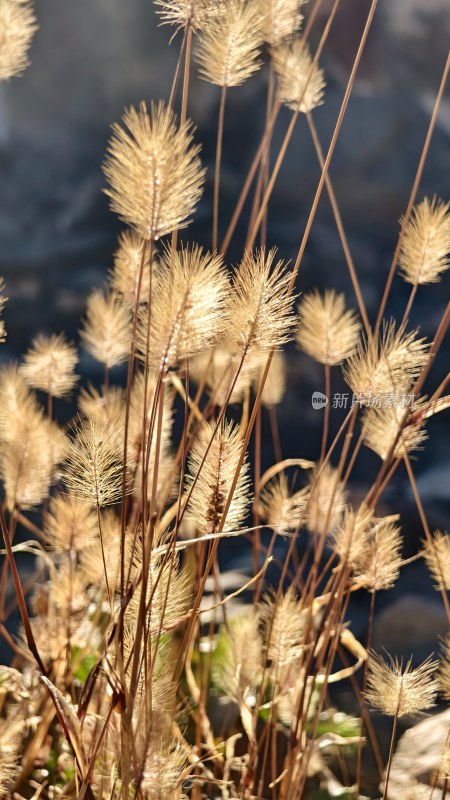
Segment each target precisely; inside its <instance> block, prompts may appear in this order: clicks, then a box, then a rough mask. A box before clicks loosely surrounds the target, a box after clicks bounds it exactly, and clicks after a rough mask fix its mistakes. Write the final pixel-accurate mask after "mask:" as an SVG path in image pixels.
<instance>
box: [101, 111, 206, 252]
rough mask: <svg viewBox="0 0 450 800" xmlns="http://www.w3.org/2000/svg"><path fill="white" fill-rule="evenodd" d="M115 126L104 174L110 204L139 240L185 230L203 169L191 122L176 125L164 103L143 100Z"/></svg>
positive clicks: (173, 117) (199, 192)
mask: <svg viewBox="0 0 450 800" xmlns="http://www.w3.org/2000/svg"><path fill="white" fill-rule="evenodd" d="M123 123H124V127H121V126H120V125H117V124H115V125H114V126H113V135H112V138H111V140H110V143H109V145H108V154H107V157H106V161H105V165H104V172H105V175H106V177H107V178H108V180H109V183H110V188H109V189H108V190H106V193H107V195H108V196H109V198H110V200H111V207H112V209H113V211H115V212H116V213H117V214H118V215H119V217H120V218H121V219H123V220H124V222H126V223H127V224H128V225H131V227H132V228H134V229H135V230H136V232H137V233H138V234H139V236H141V237H142V238H143V239H152V240H156V239H159V238H160V237H161V236H164V235H165V234H167V233H171V232H172V231H173V230H175V229H177V228H184V227H186V225H187V224H188V222H189V217H190V216H191V215H192V214H193V213H194V211H195V208H196V206H197V203H198V201H199V199H200V197H201V194H202V190H203V181H204V174H205V171H204V170H203V169H202V167H201V163H200V159H199V157H198V153H199V150H200V148H199V146H198V145H194V144H193V134H192V126H191V124H190V123H189V122H186V123H185V124H184V125H182V126H181V127H178V125H177V122H176V118H175V116H174V114H173V112H172V111H171V110H170V108H168V107H166V106H165V105H164V103H162V102H161V103H159V104H158V105H152V106H151V109H150V113H148V112H147V107H146V105H145V103H141V105H140V107H139V109H138V110H136V109H135V108H130V109H129V110H127V111H125V113H124V116H123Z"/></svg>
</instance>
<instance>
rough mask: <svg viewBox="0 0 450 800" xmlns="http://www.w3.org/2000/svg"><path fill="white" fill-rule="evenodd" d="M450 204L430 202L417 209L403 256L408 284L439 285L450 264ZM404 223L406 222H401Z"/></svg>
mask: <svg viewBox="0 0 450 800" xmlns="http://www.w3.org/2000/svg"><path fill="white" fill-rule="evenodd" d="M449 208H450V204H449V203H443V202H442V201H440V200H436V198H434V199H433V200H431V202H430V200H428V198H427V197H426V198H425V200H423V202H422V203H419V205H417V206H414V208H413V211H412V214H411V218H410V220H409V222H408V224H407V226H406V229H405V233H404V236H403V240H402V246H401V251H400V257H399V266H400V274H401V276H402V278H404V280H405V281H407V283H412V284H413V285H417V284H422V283H437V282H438V281H440V279H441V276H442V273H443V272H445V270H446V269H448V267H449V265H450V260H449V253H450V212H449ZM401 222H402V220H401Z"/></svg>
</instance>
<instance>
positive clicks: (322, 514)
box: [306, 464, 347, 534]
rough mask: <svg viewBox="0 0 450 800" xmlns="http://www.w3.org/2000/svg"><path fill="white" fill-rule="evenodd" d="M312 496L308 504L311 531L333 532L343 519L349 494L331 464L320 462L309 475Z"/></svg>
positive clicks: (307, 519)
mask: <svg viewBox="0 0 450 800" xmlns="http://www.w3.org/2000/svg"><path fill="white" fill-rule="evenodd" d="M309 487H310V497H309V502H308V505H307V506H306V525H307V528H308V530H309V531H310V533H317V534H324V533H325V532H327V533H333V532H334V531H335V529H336V528H337V526H338V525H339V524H340V522H341V520H342V515H343V513H344V510H345V507H346V499H347V495H346V493H345V491H344V489H343V487H342V483H341V482H340V481H339V480H338V473H337V470H335V469H334V468H333V467H332V466H330V464H325V466H323V467H321V466H320V464H317V466H316V467H315V468H314V469H313V470H311V474H310V476H309Z"/></svg>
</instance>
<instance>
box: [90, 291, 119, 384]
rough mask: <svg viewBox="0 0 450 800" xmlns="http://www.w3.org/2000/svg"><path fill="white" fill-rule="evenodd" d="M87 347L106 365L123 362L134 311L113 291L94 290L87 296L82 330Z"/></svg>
mask: <svg viewBox="0 0 450 800" xmlns="http://www.w3.org/2000/svg"><path fill="white" fill-rule="evenodd" d="M81 338H82V341H83V344H84V347H85V348H86V350H87V351H88V353H90V355H91V356H92V357H93V358H95V359H96V360H97V361H100V362H101V363H102V364H104V365H105V367H106V368H107V369H111V367H115V366H117V365H118V364H122V363H123V362H124V361H126V359H127V358H128V355H129V352H130V346H131V314H130V310H129V308H128V307H127V306H125V305H124V304H123V303H121V301H120V299H119V297H118V296H117V295H115V294H114V293H113V292H110V293H109V294H108V293H106V294H105V293H104V292H103V291H101V290H95V291H94V292H92V294H91V295H90V296H89V297H88V301H87V308H86V318H85V320H84V325H83V328H82V330H81Z"/></svg>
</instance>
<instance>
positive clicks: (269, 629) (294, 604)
mask: <svg viewBox="0 0 450 800" xmlns="http://www.w3.org/2000/svg"><path fill="white" fill-rule="evenodd" d="M261 621H262V627H263V639H264V645H265V649H266V653H267V658H268V659H269V661H271V663H272V667H273V668H275V670H280V669H281V670H282V669H283V668H285V667H287V666H289V665H290V664H293V663H294V662H295V661H297V659H298V658H299V657H300V655H301V652H302V646H303V640H304V624H305V618H304V614H303V609H302V603H301V600H300V599H299V598H297V596H296V594H295V592H294V590H293V589H292V588H289V589H288V590H287V592H285V593H284V594H283V595H281V597H277V596H276V595H274V596H273V597H272V596H267V597H266V598H265V599H264V603H263V605H262V608H261Z"/></svg>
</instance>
